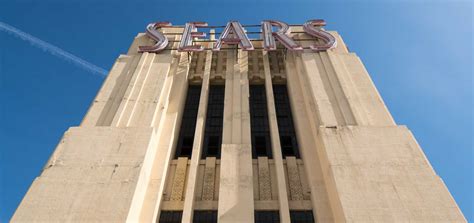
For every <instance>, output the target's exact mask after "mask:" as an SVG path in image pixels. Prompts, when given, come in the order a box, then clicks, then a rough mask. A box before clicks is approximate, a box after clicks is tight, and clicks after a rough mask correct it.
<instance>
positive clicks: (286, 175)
mask: <svg viewBox="0 0 474 223" xmlns="http://www.w3.org/2000/svg"><path fill="white" fill-rule="evenodd" d="M160 30H161V32H162V33H164V35H165V36H166V37H167V38H168V39H169V44H168V46H167V48H166V49H165V50H163V51H161V52H159V53H149V52H144V53H140V52H138V46H151V45H154V44H155V43H154V41H153V40H152V39H150V37H149V36H147V35H145V34H143V33H141V34H138V36H137V37H136V38H135V40H134V41H133V44H132V45H131V47H130V49H129V51H128V53H127V54H126V55H120V56H119V58H118V59H117V61H116V62H115V64H114V66H113V67H112V69H111V71H110V73H109V75H108V77H107V79H106V80H105V82H104V84H103V86H102V88H101V89H100V91H99V92H98V94H97V97H96V98H95V100H94V101H93V102H92V105H91V106H90V109H89V111H88V112H87V115H86V116H85V118H84V120H83V121H82V123H81V125H80V126H77V127H71V128H70V129H69V130H67V131H66V132H65V134H64V136H63V138H62V139H61V140H60V142H59V144H58V146H57V148H56V150H55V152H54V153H53V154H52V155H51V158H50V159H49V161H48V162H47V164H46V165H45V167H44V169H43V171H42V172H41V174H40V176H38V177H37V178H36V179H35V180H34V182H33V183H32V185H31V187H30V188H29V190H28V192H27V194H26V195H25V197H24V198H23V200H22V202H21V204H20V206H19V207H18V209H17V210H16V212H15V214H14V216H13V218H12V222H183V223H184V222H209V223H212V222H219V223H231V222H244V223H246V222H254V221H255V222H285V223H287V222H465V221H466V220H465V219H464V217H463V214H462V213H461V211H460V210H459V208H458V206H457V204H456V202H455V201H454V199H453V198H452V196H451V194H450V193H449V191H448V189H447V188H446V186H445V184H444V183H443V181H442V180H441V179H440V177H439V176H438V175H436V173H435V172H434V170H433V168H432V167H431V166H430V163H429V162H428V160H427V159H426V157H425V155H424V154H423V151H422V150H421V148H420V146H419V145H418V143H417V142H416V140H415V138H414V137H413V135H412V133H411V132H410V131H409V130H408V129H407V127H405V126H400V125H397V124H396V123H395V122H394V120H393V118H392V116H391V115H390V113H389V111H388V110H387V108H386V106H385V105H384V102H383V101H382V99H381V97H380V95H379V93H378V92H377V90H376V88H375V86H374V85H373V83H372V81H371V79H370V77H369V75H368V73H367V71H366V70H365V68H364V66H363V64H362V63H361V61H360V59H359V58H358V57H357V55H356V54H354V53H352V52H349V51H348V49H347V48H346V46H345V44H344V42H343V40H342V39H341V38H340V36H339V35H338V34H337V33H336V32H329V33H331V34H332V36H334V37H335V38H336V40H337V47H335V48H333V49H330V50H327V51H321V52H314V51H311V50H309V49H307V48H308V46H309V45H310V44H314V43H316V42H318V41H320V40H317V39H315V38H314V37H311V36H309V35H307V34H305V33H304V32H303V29H302V27H301V26H294V27H292V34H291V36H292V38H293V39H294V40H295V41H296V42H297V43H298V44H300V45H301V46H303V48H305V50H304V51H299V52H295V51H288V50H285V49H281V48H284V46H281V45H278V47H279V49H277V50H276V51H265V50H262V46H261V41H252V43H253V45H254V46H255V50H253V51H243V50H241V49H240V48H234V47H227V48H225V47H223V49H221V50H220V51H218V52H216V51H211V50H205V51H203V52H194V53H187V52H178V51H177V50H176V48H177V47H178V44H179V40H180V38H181V33H182V32H183V28H182V27H165V28H161V29H160ZM211 32H212V31H211ZM311 38H313V39H311ZM213 39H214V37H213V35H212V33H211V38H210V40H207V41H200V42H198V41H196V44H201V45H204V46H205V47H206V49H207V48H209V47H212V44H214V42H215V41H213ZM224 48H225V49H224Z"/></svg>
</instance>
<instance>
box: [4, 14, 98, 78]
mask: <svg viewBox="0 0 474 223" xmlns="http://www.w3.org/2000/svg"><path fill="white" fill-rule="evenodd" d="M0 30H3V31H5V32H6V33H9V34H12V35H14V36H16V37H18V38H20V39H22V40H24V41H27V42H29V43H30V44H31V45H33V46H36V47H38V48H40V49H42V50H44V51H45V52H48V53H50V54H52V55H54V56H57V57H59V58H62V59H64V60H66V61H69V62H72V63H73V64H75V65H77V66H79V67H81V68H83V69H86V70H88V71H90V72H92V73H94V74H98V75H100V76H102V77H104V76H106V75H107V71H106V70H105V69H102V68H100V67H98V66H96V65H94V64H91V63H89V62H87V61H85V60H83V59H81V58H79V57H77V56H74V55H72V54H71V53H69V52H67V51H65V50H62V49H60V48H58V47H57V46H54V45H52V44H50V43H47V42H45V41H43V40H40V39H38V38H36V37H34V36H32V35H30V34H28V33H25V32H23V31H21V30H19V29H17V28H15V27H12V26H10V25H8V24H5V23H3V22H0Z"/></svg>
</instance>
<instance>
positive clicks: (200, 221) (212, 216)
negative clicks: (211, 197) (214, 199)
mask: <svg viewBox="0 0 474 223" xmlns="http://www.w3.org/2000/svg"><path fill="white" fill-rule="evenodd" d="M193 223H217V211H194V215H193Z"/></svg>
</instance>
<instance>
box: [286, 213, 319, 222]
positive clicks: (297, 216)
mask: <svg viewBox="0 0 474 223" xmlns="http://www.w3.org/2000/svg"><path fill="white" fill-rule="evenodd" d="M290 218H291V223H314V217H313V211H290Z"/></svg>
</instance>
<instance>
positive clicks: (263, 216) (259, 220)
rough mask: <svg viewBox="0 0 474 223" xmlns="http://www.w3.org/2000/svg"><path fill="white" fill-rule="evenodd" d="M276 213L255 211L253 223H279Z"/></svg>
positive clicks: (278, 214) (278, 215) (277, 213)
mask: <svg viewBox="0 0 474 223" xmlns="http://www.w3.org/2000/svg"><path fill="white" fill-rule="evenodd" d="M279 222H280V213H279V212H278V211H255V223H279Z"/></svg>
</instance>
